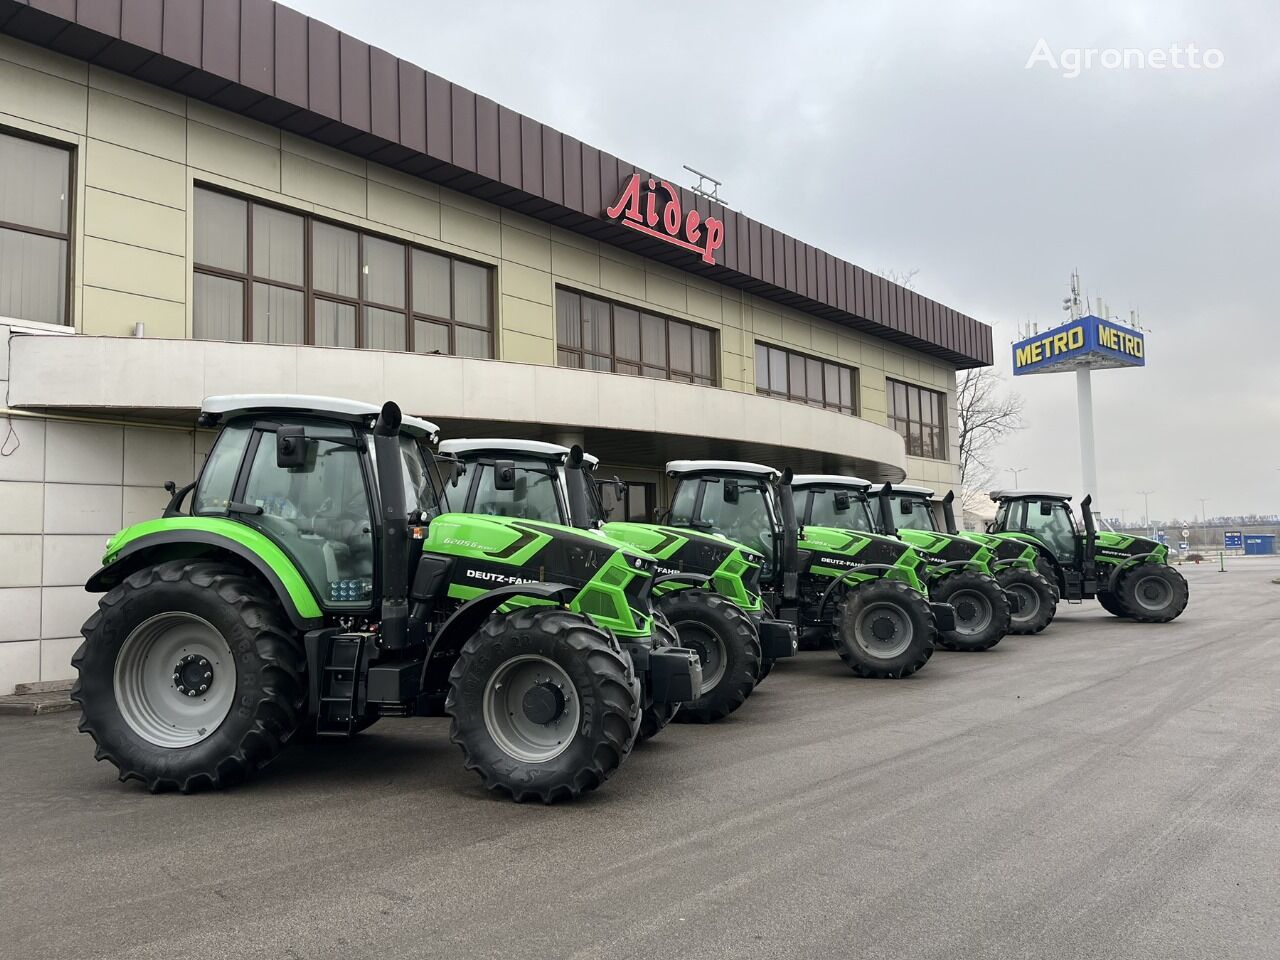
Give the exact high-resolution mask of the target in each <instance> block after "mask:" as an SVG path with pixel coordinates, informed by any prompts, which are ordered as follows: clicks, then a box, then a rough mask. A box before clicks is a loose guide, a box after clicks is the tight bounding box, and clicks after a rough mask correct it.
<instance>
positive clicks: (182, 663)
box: [173, 653, 213, 697]
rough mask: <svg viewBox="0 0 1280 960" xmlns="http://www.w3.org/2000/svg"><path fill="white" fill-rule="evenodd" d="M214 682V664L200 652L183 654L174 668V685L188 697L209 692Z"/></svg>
mask: <svg viewBox="0 0 1280 960" xmlns="http://www.w3.org/2000/svg"><path fill="white" fill-rule="evenodd" d="M212 684H213V664H212V663H210V662H209V660H208V658H207V657H204V656H201V655H200V654H198V653H188V654H186V655H185V656H183V657H182V658H181V659H180V660H179V661H178V662H177V664H176V665H175V666H174V668H173V685H174V687H175V688H176V689H177V691H178V692H179V693H181V694H183V695H185V696H188V697H198V696H200V694H202V693H207V692H208V690H209V687H210V686H211V685H212Z"/></svg>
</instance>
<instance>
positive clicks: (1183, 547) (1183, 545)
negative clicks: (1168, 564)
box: [1178, 540, 1188, 553]
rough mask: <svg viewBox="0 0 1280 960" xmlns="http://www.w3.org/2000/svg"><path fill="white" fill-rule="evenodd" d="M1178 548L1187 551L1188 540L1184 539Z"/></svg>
mask: <svg viewBox="0 0 1280 960" xmlns="http://www.w3.org/2000/svg"><path fill="white" fill-rule="evenodd" d="M1178 549H1179V550H1181V551H1182V552H1183V553H1186V552H1187V549H1188V546H1187V541H1185V540H1183V541H1182V542H1181V543H1179V544H1178Z"/></svg>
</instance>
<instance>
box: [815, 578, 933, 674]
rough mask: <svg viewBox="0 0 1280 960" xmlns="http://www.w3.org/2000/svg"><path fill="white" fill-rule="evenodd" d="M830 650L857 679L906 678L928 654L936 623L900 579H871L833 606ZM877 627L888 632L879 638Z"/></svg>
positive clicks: (926, 604)
mask: <svg viewBox="0 0 1280 960" xmlns="http://www.w3.org/2000/svg"><path fill="white" fill-rule="evenodd" d="M834 627H835V629H834V630H833V631H832V633H833V637H834V640H835V645H836V652H837V653H839V654H840V659H841V660H843V661H844V662H845V664H846V666H848V667H849V669H850V670H852V671H853V672H854V673H856V674H857V675H858V676H860V677H868V678H873V679H897V678H899V677H909V676H911V674H913V673H915V672H916V671H917V670H919V669H920V668H921V667H923V666H924V665H925V664H926V663H928V662H929V658H930V657H931V656H933V646H934V641H935V639H936V638H937V626H936V624H935V623H934V619H933V611H932V610H930V609H929V604H928V601H926V600H925V598H924V597H922V596H921V595H920V594H919V593H917V592H916V591H915V590H912V589H911V587H909V586H907V585H906V584H905V583H901V582H899V581H897V580H874V581H870V582H866V583H863V584H861V585H860V586H857V587H855V588H853V589H852V590H850V591H849V592H848V593H847V594H846V595H845V597H844V599H842V600H841V601H840V605H839V606H838V607H837V608H836V614H835V624H834ZM881 627H883V628H884V629H885V630H886V631H888V632H889V635H888V636H886V637H880V636H879V635H878V634H877V633H876V631H877V630H878V629H880V628H881Z"/></svg>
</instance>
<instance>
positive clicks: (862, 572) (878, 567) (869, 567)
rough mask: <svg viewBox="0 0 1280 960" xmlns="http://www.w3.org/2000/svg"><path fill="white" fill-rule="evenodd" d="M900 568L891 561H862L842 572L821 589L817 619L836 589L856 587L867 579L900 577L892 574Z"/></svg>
mask: <svg viewBox="0 0 1280 960" xmlns="http://www.w3.org/2000/svg"><path fill="white" fill-rule="evenodd" d="M901 570H902V568H901V567H898V566H895V565H893V564H891V563H864V564H861V565H860V566H857V567H853V568H852V569H850V570H848V571H846V572H845V573H842V574H841V575H840V576H838V577H836V578H835V579H833V580H832V581H831V582H830V583H829V584H827V588H826V589H825V590H823V591H822V599H821V600H820V601H818V619H819V620H821V619H822V617H823V615H824V614H825V613H826V609H827V602H828V601H829V600H830V599H831V595H832V594H833V593H835V592H836V591H837V590H841V589H849V588H850V587H852V588H854V589H857V587H858V585H859V584H862V583H866V582H867V581H869V580H880V579H884V580H896V579H900V578H899V577H896V576H894V574H895V573H900V572H901ZM877 574H880V576H877Z"/></svg>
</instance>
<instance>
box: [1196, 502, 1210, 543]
mask: <svg viewBox="0 0 1280 960" xmlns="http://www.w3.org/2000/svg"><path fill="white" fill-rule="evenodd" d="M1196 499H1197V500H1199V501H1200V540H1201V542H1202V543H1208V542H1209V541H1208V540H1207V539H1206V538H1205V532H1204V531H1205V527H1207V526H1208V523H1209V511H1208V510H1206V509H1205V506H1204V505H1205V504H1206V503H1208V502H1209V498H1208V497H1196Z"/></svg>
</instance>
